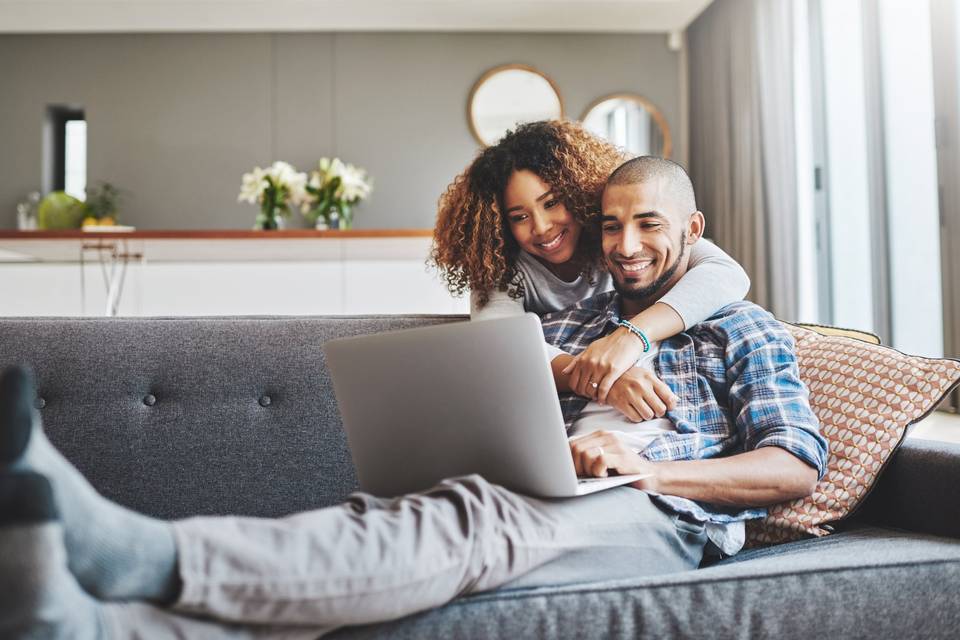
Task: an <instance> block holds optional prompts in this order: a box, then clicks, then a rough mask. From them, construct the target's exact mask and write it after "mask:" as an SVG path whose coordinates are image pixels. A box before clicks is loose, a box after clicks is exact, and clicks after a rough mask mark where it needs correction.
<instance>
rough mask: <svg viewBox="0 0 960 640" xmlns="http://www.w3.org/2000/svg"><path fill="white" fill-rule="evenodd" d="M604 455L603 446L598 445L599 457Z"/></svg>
mask: <svg viewBox="0 0 960 640" xmlns="http://www.w3.org/2000/svg"><path fill="white" fill-rule="evenodd" d="M602 456H603V447H597V457H598V458H600V457H602Z"/></svg>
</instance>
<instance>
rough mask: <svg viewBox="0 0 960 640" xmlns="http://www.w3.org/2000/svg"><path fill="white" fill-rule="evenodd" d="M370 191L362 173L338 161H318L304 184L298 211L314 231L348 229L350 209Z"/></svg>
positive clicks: (369, 182)
mask: <svg viewBox="0 0 960 640" xmlns="http://www.w3.org/2000/svg"><path fill="white" fill-rule="evenodd" d="M372 190H373V184H372V181H371V180H370V178H368V177H367V172H366V171H364V170H363V169H361V168H359V167H355V166H353V165H352V164H345V163H344V162H343V161H341V160H340V158H333V159H330V158H320V162H318V163H317V168H316V169H314V170H313V171H311V172H310V176H309V178H308V180H307V185H306V198H305V199H304V201H303V204H302V205H301V211H303V214H304V215H305V216H306V217H307V218H308V219H309V220H311V221H312V222H313V223H314V225H316V227H317V228H318V229H349V228H350V227H352V226H353V207H354V206H355V205H356V204H357V203H358V202H360V201H361V200H364V199H366V198H367V197H368V196H369V195H370V192H371V191H372Z"/></svg>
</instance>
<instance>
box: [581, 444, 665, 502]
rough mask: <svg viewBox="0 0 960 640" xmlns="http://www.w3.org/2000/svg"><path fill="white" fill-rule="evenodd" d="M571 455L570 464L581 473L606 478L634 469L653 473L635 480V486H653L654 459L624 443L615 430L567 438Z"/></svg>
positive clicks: (655, 482)
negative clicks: (646, 457)
mask: <svg viewBox="0 0 960 640" xmlns="http://www.w3.org/2000/svg"><path fill="white" fill-rule="evenodd" d="M570 455H572V456H573V466H574V467H575V468H576V470H577V475H578V476H581V477H595V478H606V477H608V476H610V475H611V474H612V473H614V472H615V473H617V474H619V475H632V474H635V473H649V474H652V475H651V476H650V477H648V478H643V479H642V480H638V481H636V482H634V483H633V484H632V485H631V486H633V487H636V488H637V489H649V490H651V491H655V490H656V484H657V478H656V473H655V468H656V466H655V465H654V463H652V462H650V461H649V460H646V459H645V458H643V457H641V456H640V454H638V453H636V452H635V451H634V450H633V449H631V448H630V447H628V446H627V445H625V444H624V443H623V442H622V441H621V440H620V438H619V436H618V435H617V434H616V433H613V432H610V431H594V432H593V433H589V434H587V435H585V436H581V437H579V438H574V439H573V440H571V441H570Z"/></svg>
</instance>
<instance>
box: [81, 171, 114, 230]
mask: <svg viewBox="0 0 960 640" xmlns="http://www.w3.org/2000/svg"><path fill="white" fill-rule="evenodd" d="M120 193H121V192H120V189H118V188H117V187H115V186H114V185H112V184H110V183H109V182H101V183H100V184H99V186H96V187H91V188H89V189H87V199H86V202H85V203H84V209H85V211H84V218H83V226H84V227H87V226H91V225H101V226H108V227H110V226H113V225H115V224H117V221H118V220H119V219H120V215H119V204H120Z"/></svg>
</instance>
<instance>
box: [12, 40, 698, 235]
mask: <svg viewBox="0 0 960 640" xmlns="http://www.w3.org/2000/svg"><path fill="white" fill-rule="evenodd" d="M508 62H524V63H527V64H532V65H534V66H536V67H538V68H539V69H541V70H542V71H544V72H545V73H547V74H548V75H550V76H551V77H552V78H553V79H554V81H555V82H556V83H557V85H558V86H559V88H560V91H561V93H562V96H563V99H564V102H565V105H566V108H567V115H568V117H574V118H578V117H579V116H580V115H581V113H582V111H583V109H584V108H585V107H586V106H587V104H588V103H589V102H591V101H592V100H593V99H595V98H596V97H598V96H600V95H602V94H605V93H612V92H616V91H634V92H637V93H641V94H643V95H645V96H646V97H648V98H649V99H650V100H652V101H653V102H654V103H655V104H657V105H658V106H659V107H660V109H661V110H662V111H663V113H664V115H665V116H666V118H667V120H668V121H669V123H670V127H671V129H672V131H673V134H674V143H675V147H674V148H675V149H682V148H683V142H684V140H683V137H684V135H685V132H683V131H680V130H679V122H680V105H679V75H680V74H679V67H678V64H679V61H678V55H677V54H675V53H672V52H670V51H668V50H667V47H666V36H661V35H633V34H631V35H619V34H618V35H606V34H600V35H597V34H502V35H501V34H463V33H402V34H400V33H398V34H389V33H337V34H330V33H310V34H216V35H215V34H172V35H171V34H159V35H42V36H17V35H12V36H11V35H5V36H0V140H2V141H3V153H2V154H0V228H13V227H14V226H15V224H16V215H15V205H16V202H17V201H18V200H19V199H21V198H22V197H23V196H24V195H25V194H26V193H27V192H28V191H30V190H33V189H37V188H39V187H40V180H41V169H42V126H43V119H44V112H45V107H46V105H47V104H61V103H62V104H79V105H82V106H83V107H84V108H85V109H86V117H87V122H88V145H89V147H88V166H87V174H88V182H90V183H92V182H94V181H97V180H109V181H111V182H113V183H115V184H117V185H118V186H120V187H122V188H124V189H126V190H127V191H128V192H129V193H130V195H129V197H128V198H127V200H126V203H125V206H124V208H123V220H122V221H123V222H124V223H127V224H133V225H136V226H137V227H138V228H142V229H174V228H179V229H203V228H237V229H244V228H249V227H250V226H251V224H252V222H253V218H254V215H255V209H254V207H253V206H251V205H247V204H239V203H237V201H236V198H237V193H238V191H239V188H240V177H241V175H242V174H243V173H244V172H246V171H249V170H250V169H251V168H252V167H253V166H255V165H260V166H264V165H267V164H269V163H270V162H272V161H273V160H275V159H280V160H286V161H288V162H291V163H293V164H294V165H295V166H296V167H298V168H299V169H301V170H306V169H308V168H310V167H312V166H313V165H314V164H315V163H316V161H317V159H318V158H319V157H321V156H324V155H337V156H340V157H341V158H343V159H344V160H345V161H348V162H353V163H355V164H358V165H360V166H363V167H365V168H366V169H367V170H368V171H369V173H370V174H371V175H372V176H373V177H374V180H375V188H374V194H373V196H372V198H371V199H370V200H368V201H367V202H365V203H363V204H362V205H361V206H360V208H359V209H358V210H357V212H356V227H357V228H429V227H432V226H433V221H434V217H435V212H436V202H437V198H438V197H439V195H440V193H441V192H442V191H443V190H444V188H445V187H446V185H447V184H448V183H449V182H450V180H451V179H452V178H453V177H454V175H456V174H457V173H458V172H459V171H460V170H462V168H463V167H464V166H466V164H467V163H468V162H469V161H470V160H471V158H472V157H473V156H474V154H475V153H476V151H477V145H476V143H475V142H474V140H473V138H472V137H471V135H470V132H469V130H468V128H467V123H466V101H467V95H468V93H469V91H470V88H471V86H472V85H473V83H474V82H475V80H476V79H477V78H478V77H479V76H480V74H481V73H482V72H483V71H484V70H486V69H487V68H489V67H492V66H495V65H498V64H503V63H508ZM294 224H295V225H296V224H301V223H296V222H295V223H294Z"/></svg>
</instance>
